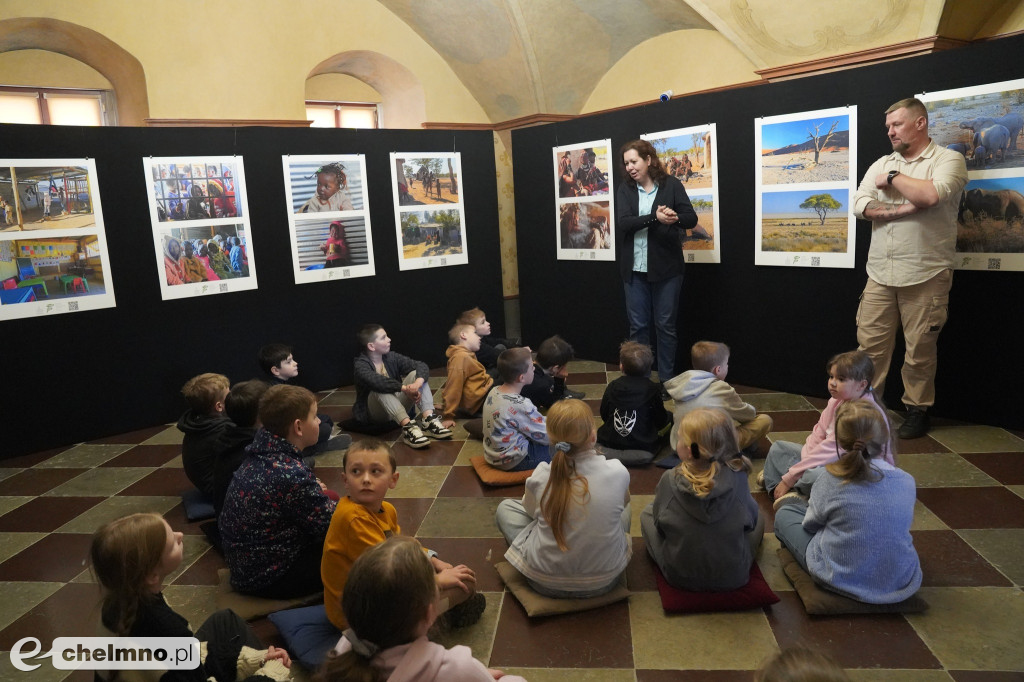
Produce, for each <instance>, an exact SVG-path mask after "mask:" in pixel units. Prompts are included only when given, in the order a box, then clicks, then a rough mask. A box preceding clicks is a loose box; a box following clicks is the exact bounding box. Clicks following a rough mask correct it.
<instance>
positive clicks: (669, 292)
mask: <svg viewBox="0 0 1024 682" xmlns="http://www.w3.org/2000/svg"><path fill="white" fill-rule="evenodd" d="M620 155H621V157H622V163H623V165H624V166H625V171H626V177H625V182H623V183H622V184H620V185H619V189H618V195H617V196H616V197H615V208H616V213H617V216H616V217H617V220H618V225H617V227H618V229H617V233H618V235H619V236H618V240H619V244H618V250H619V271H620V273H621V274H622V281H623V283H624V284H625V290H626V316H627V317H628V318H629V338H630V340H631V341H637V342H639V343H643V344H647V345H650V344H651V325H652V323H653V325H654V328H655V332H656V335H657V358H658V377H659V378H660V379H661V381H662V385H663V387H662V389H661V393H662V398H664V399H666V400H667V399H668V396H667V394H666V393H665V389H664V382H666V381H668V380H669V379H671V378H672V377H673V376H675V359H676V343H677V335H676V315H677V313H678V309H679V293H680V291H682V287H683V265H684V263H683V236H684V234H685V232H684V231H685V230H691V229H693V228H694V227H695V226H696V225H697V214H696V213H695V212H694V210H693V206H691V205H690V199H689V197H687V196H686V190H685V189H683V185H682V183H680V182H679V180H677V179H676V178H674V177H672V176H671V175H669V174H668V173H666V172H665V169H664V168H663V167H662V165H661V160H660V159H658V154H657V152H655V151H654V147H653V146H652V145H651V143H650V142H647V141H646V140H633V141H632V142H627V143H626V144H624V145H622V149H621V150H620Z"/></svg>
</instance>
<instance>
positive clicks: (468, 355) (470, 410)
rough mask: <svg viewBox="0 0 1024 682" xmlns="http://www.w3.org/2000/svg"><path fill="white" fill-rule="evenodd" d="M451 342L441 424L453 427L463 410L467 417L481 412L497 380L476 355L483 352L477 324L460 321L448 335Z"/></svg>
mask: <svg viewBox="0 0 1024 682" xmlns="http://www.w3.org/2000/svg"><path fill="white" fill-rule="evenodd" d="M448 340H449V341H451V344H452V345H450V346H448V351H447V352H446V353H445V355H446V356H447V357H448V380H447V381H446V382H445V385H444V388H443V389H442V390H441V397H442V398H443V399H444V410H443V411H442V413H441V420H442V421H441V423H442V424H444V425H445V426H446V427H447V428H451V427H452V425H453V424H454V423H455V413H456V412H457V411H459V410H461V411H462V412H464V413H466V414H467V415H475V414H477V413H478V412H480V408H481V407H482V406H483V404H484V398H486V397H487V392H488V391H490V390H491V387H492V386H493V385H494V379H492V378H491V377H490V376H489V375H488V374H487V370H485V369H484V366H483V365H482V364H480V362H479V361H478V360H477V359H476V355H475V353H476V352H477V351H478V350H480V335H479V334H477V332H476V328H475V327H474V326H473V325H471V324H461V323H459V322H456V323H455V326H454V327H452V328H451V330H449V332H448Z"/></svg>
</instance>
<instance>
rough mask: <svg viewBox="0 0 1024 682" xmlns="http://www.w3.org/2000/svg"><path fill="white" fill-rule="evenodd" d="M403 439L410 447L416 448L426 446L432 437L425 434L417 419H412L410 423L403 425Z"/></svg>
mask: <svg viewBox="0 0 1024 682" xmlns="http://www.w3.org/2000/svg"><path fill="white" fill-rule="evenodd" d="M402 440H404V441H405V444H406V445H408V446H409V447H410V448H416V449H419V448H425V447H427V445H428V444H429V443H430V439H429V438H427V437H426V436H424V435H423V431H422V430H421V429H420V425H419V422H417V421H416V420H415V419H412V420H410V421H409V423H408V424H406V425H405V426H403V427H402Z"/></svg>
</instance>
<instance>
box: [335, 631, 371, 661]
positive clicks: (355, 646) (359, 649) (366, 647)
mask: <svg viewBox="0 0 1024 682" xmlns="http://www.w3.org/2000/svg"><path fill="white" fill-rule="evenodd" d="M341 636H342V637H344V638H345V639H347V640H348V643H349V644H351V645H352V651H354V652H356V653H357V654H359V655H360V656H362V657H363V658H373V657H374V656H376V655H377V652H378V651H380V647H378V646H377V645H376V644H374V643H373V642H369V641H367V640H365V639H359V636H358V635H356V632H355V630H353V629H352V628H349V629H348V630H345V631H344V632H343V633H341Z"/></svg>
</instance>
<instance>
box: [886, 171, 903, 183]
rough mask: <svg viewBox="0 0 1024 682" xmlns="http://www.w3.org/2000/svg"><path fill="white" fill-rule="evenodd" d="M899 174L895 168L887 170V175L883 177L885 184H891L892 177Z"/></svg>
mask: <svg viewBox="0 0 1024 682" xmlns="http://www.w3.org/2000/svg"><path fill="white" fill-rule="evenodd" d="M899 174H900V172H899V171H897V170H891V171H889V176H888V177H887V178H886V179H885V182H886V184H889V185H891V184H892V179H893V178H895V177H896V176H897V175H899Z"/></svg>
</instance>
